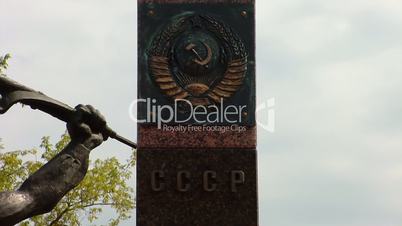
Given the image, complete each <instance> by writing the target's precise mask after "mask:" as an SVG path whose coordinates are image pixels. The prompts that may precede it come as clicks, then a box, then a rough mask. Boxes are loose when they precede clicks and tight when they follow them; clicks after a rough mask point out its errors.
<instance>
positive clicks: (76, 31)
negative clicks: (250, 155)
mask: <svg viewBox="0 0 402 226" xmlns="http://www.w3.org/2000/svg"><path fill="white" fill-rule="evenodd" d="M136 16H137V15H136V2H135V1H127V0H120V1H108V0H103V1H99V0H80V1H78V0H64V1H62V0H35V1H22V0H0V54H5V53H11V54H12V56H13V58H12V59H11V60H10V68H9V70H8V71H7V74H8V75H9V76H10V77H12V78H14V79H15V80H18V81H20V82H21V83H24V84H26V85H29V86H31V87H35V88H36V89H38V90H42V91H44V92H45V93H46V94H48V95H49V96H52V97H55V98H58V99H60V100H62V101H65V102H66V103H69V104H71V105H75V104H78V103H84V104H85V103H91V104H92V105H94V106H96V107H97V108H98V109H100V110H101V112H102V113H103V114H104V115H105V116H106V118H107V120H108V121H109V123H110V125H111V126H112V127H113V128H115V130H117V131H119V132H120V133H121V134H123V135H125V136H127V137H131V138H132V139H135V137H136V125H135V124H134V123H133V122H131V121H130V118H129V115H128V106H129V104H130V102H131V101H132V100H133V99H134V98H135V97H136V92H137V90H136V74H137V73H136V70H137V67H136V58H137V55H136V51H137V46H136V45H137V37H136V34H137V30H136V29H137V27H136V24H137V22H136ZM401 87H402V1H400V0H370V1H367V0H338V1H322V0H259V1H258V2H257V88H258V90H257V92H258V101H259V102H264V101H265V100H266V99H268V98H275V99H276V106H275V111H276V131H275V133H269V132H266V131H263V130H259V137H258V151H259V198H260V223H261V226H312V225H318V226H400V225H402V120H401V118H402V88H401ZM117 100H118V101H117ZM0 128H1V129H0V137H1V138H2V139H3V142H4V143H5V146H6V148H7V150H15V149H26V148H32V147H37V146H38V145H39V143H40V138H41V137H42V136H43V135H51V136H52V137H53V138H54V139H53V140H57V138H58V136H59V135H61V134H62V133H63V132H64V130H65V125H64V124H63V123H61V122H59V121H57V120H53V119H51V118H49V116H47V115H44V114H42V113H40V112H33V111H31V110H29V109H28V108H24V109H23V110H21V107H14V108H13V109H12V110H10V112H9V113H8V114H6V115H2V116H1V117H0ZM111 150H113V151H111ZM129 155H130V150H129V148H127V147H125V146H123V145H121V144H119V143H117V142H115V141H108V142H106V143H105V144H104V145H102V147H101V148H99V149H97V151H95V152H93V155H92V156H91V158H99V157H100V158H105V157H111V156H118V157H119V158H120V159H121V160H122V161H124V160H125V159H127V158H128V156H129ZM133 186H134V184H133ZM105 219H107V216H104V217H103V218H102V220H105ZM133 222H135V220H134V219H132V220H130V221H128V222H125V223H124V224H122V225H127V226H128V225H133V224H134V223H133Z"/></svg>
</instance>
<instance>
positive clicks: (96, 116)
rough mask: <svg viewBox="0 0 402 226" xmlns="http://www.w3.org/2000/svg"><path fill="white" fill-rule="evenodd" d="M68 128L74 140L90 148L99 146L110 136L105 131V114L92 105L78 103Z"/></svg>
mask: <svg viewBox="0 0 402 226" xmlns="http://www.w3.org/2000/svg"><path fill="white" fill-rule="evenodd" d="M75 109H76V112H75V114H74V116H73V118H72V120H71V121H70V122H68V123H67V130H68V133H69V134H70V137H71V140H72V141H73V142H78V143H81V144H83V145H84V146H85V147H86V148H88V149H89V150H92V149H94V148H96V147H97V146H99V145H100V144H101V143H102V142H103V141H105V140H107V138H108V136H107V135H106V134H105V133H104V131H105V128H106V120H105V118H104V117H103V115H102V114H101V113H100V112H99V111H98V110H96V109H95V108H94V107H92V106H91V105H85V106H84V105H81V104H80V105H78V106H77V107H75Z"/></svg>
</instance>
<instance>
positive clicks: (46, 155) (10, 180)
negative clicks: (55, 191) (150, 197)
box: [0, 134, 135, 226]
mask: <svg viewBox="0 0 402 226" xmlns="http://www.w3.org/2000/svg"><path fill="white" fill-rule="evenodd" d="M69 141H70V138H69V136H68V135H67V134H64V135H63V136H62V137H61V139H60V141H59V142H57V143H56V144H55V145H53V144H51V142H50V141H49V137H44V138H42V143H41V145H40V149H39V150H36V149H32V150H27V151H14V152H4V151H3V149H4V147H3V146H2V145H1V144H0V191H6V190H14V189H16V188H18V187H19V186H20V185H21V183H22V182H23V181H24V180H25V179H26V178H27V177H28V175H30V174H31V173H33V172H34V171H36V170H37V169H39V168H40V167H41V166H42V165H43V164H44V163H46V162H47V161H49V160H50V159H51V158H52V157H53V156H55V155H56V154H57V153H58V152H60V151H61V150H62V149H63V148H64V147H65V146H66V145H67V144H68V142H69ZM0 143H1V142H0ZM39 155H40V156H39ZM134 165H135V153H133V155H132V156H131V158H130V160H128V161H127V162H126V163H124V164H122V163H120V162H119V161H118V160H117V159H116V158H114V157H112V158H108V159H105V160H100V159H97V160H95V161H93V162H90V169H89V170H88V173H87V175H86V177H85V178H84V180H83V181H82V182H81V183H80V184H79V185H78V186H77V187H76V188H75V189H74V190H72V191H70V192H69V193H68V194H67V195H66V196H65V197H64V198H63V199H62V200H61V201H60V202H59V204H58V205H57V206H56V207H55V208H54V209H53V211H51V212H50V213H48V214H44V215H40V216H36V217H33V218H31V219H29V220H26V221H24V222H22V223H21V224H20V225H21V226H45V225H46V226H48V225H57V226H61V225H69V226H70V225H71V226H78V225H81V222H82V221H83V219H85V218H86V219H87V221H89V222H90V223H92V224H93V223H94V221H95V220H96V219H97V218H98V216H99V214H100V213H101V212H102V210H103V208H104V207H105V206H110V207H111V208H112V209H113V210H114V211H115V212H116V217H114V218H112V219H110V221H109V225H118V224H119V222H120V221H121V220H125V219H128V218H129V217H130V211H131V210H132V209H133V208H134V194H133V188H131V187H130V186H129V185H128V184H127V182H128V180H129V179H130V177H131V175H132V172H133V168H134Z"/></svg>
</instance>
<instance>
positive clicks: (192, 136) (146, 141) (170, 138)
mask: <svg viewBox="0 0 402 226" xmlns="http://www.w3.org/2000/svg"><path fill="white" fill-rule="evenodd" d="M256 130H257V129H256V127H255V126H253V127H244V131H241V132H238V131H231V130H229V131H226V132H224V133H221V132H219V131H193V132H184V133H183V132H177V131H163V130H162V129H158V128H157V127H155V126H147V125H141V124H139V125H138V147H139V148H143V147H144V148H215V149H219V148H236V149H238V148H247V149H255V148H256V144H257V131H256Z"/></svg>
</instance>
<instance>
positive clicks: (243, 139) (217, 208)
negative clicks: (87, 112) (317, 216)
mask: <svg viewBox="0 0 402 226" xmlns="http://www.w3.org/2000/svg"><path fill="white" fill-rule="evenodd" d="M254 7H255V3H254V0H139V2H138V98H139V100H138V120H139V121H138V165H137V225H138V226H257V225H258V205H257V204H258V201H257V166H256V165H257V161H256V159H257V158H256V122H255V14H254Z"/></svg>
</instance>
